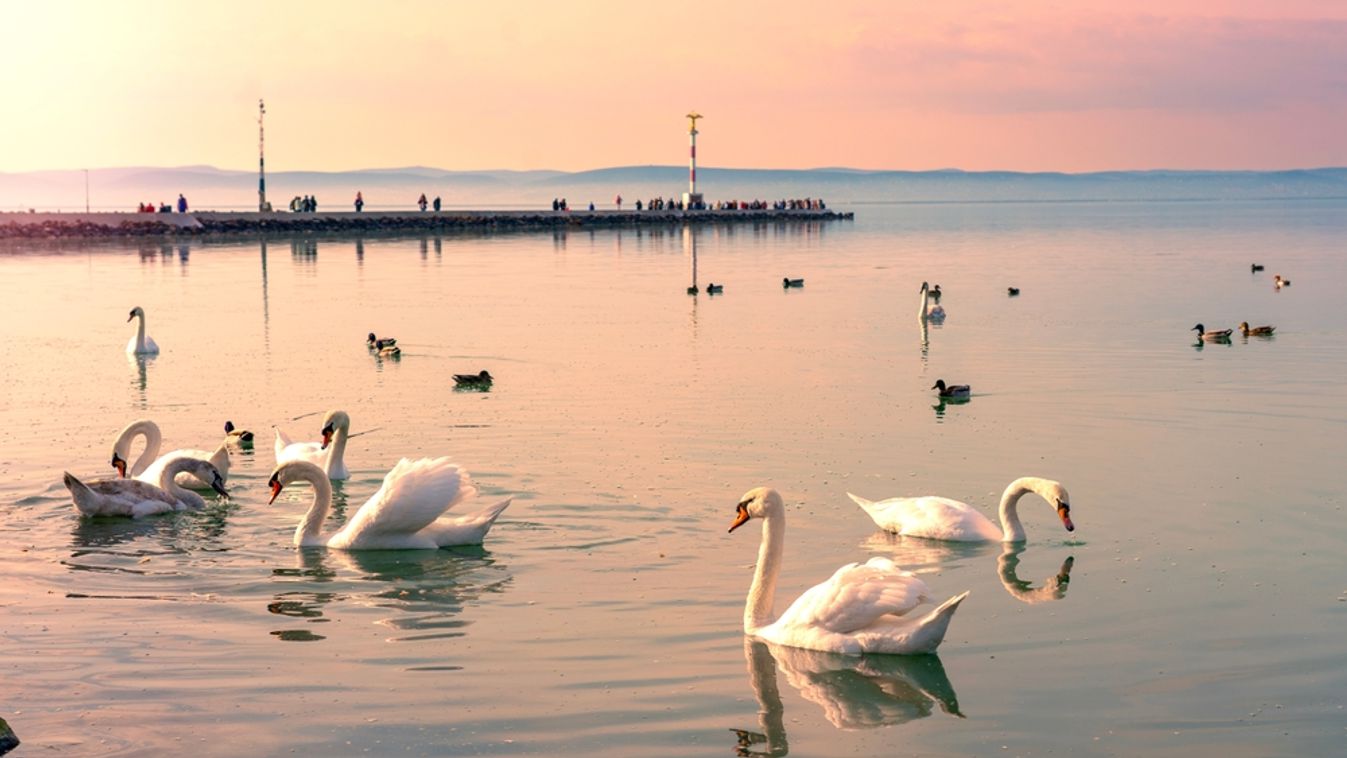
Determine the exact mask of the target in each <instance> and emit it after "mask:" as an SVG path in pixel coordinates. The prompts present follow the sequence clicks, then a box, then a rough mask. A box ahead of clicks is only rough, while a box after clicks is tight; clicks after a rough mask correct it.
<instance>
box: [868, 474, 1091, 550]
mask: <svg viewBox="0 0 1347 758" xmlns="http://www.w3.org/2000/svg"><path fill="white" fill-rule="evenodd" d="M1030 492H1033V493H1036V494H1037V495H1038V496H1039V497H1042V498H1043V499H1044V500H1046V501H1048V505H1051V506H1052V507H1053V508H1055V509H1056V511H1057V516H1058V518H1060V519H1061V520H1062V526H1064V527H1066V530H1067V531H1068V532H1073V531H1075V530H1076V525H1075V523H1074V522H1073V521H1072V520H1071V496H1070V495H1068V494H1067V492H1066V488H1065V487H1063V486H1062V483H1061V482H1058V481H1055V480H1052V479H1043V478H1041V477H1036V476H1024V477H1020V478H1019V479H1016V480H1015V481H1013V482H1011V483H1010V484H1009V485H1008V486H1007V487H1006V489H1005V492H1003V493H1001V506H1000V509H999V513H1000V518H1001V526H1000V527H999V528H998V527H997V526H996V525H995V524H993V523H992V522H991V519H988V518H987V517H986V516H984V515H982V514H981V513H979V512H978V511H977V510H976V509H974V508H973V506H971V505H968V504H967V503H962V502H959V501H958V500H951V499H950V498H947V497H937V496H934V495H928V496H925V497H893V498H889V499H887V500H880V501H878V502H875V501H871V500H866V499H865V498H863V497H860V496H859V495H854V494H852V493H850V492H848V493H847V497H849V498H851V500H852V502H854V503H855V504H856V505H859V506H860V507H861V509H862V510H864V511H865V512H866V513H868V514H870V518H871V519H873V520H874V522H875V525H877V526H878V527H879V528H880V529H883V530H884V531H886V532H892V533H894V534H900V535H903V536H906V537H925V538H926V539H932V540H945V541H948V542H1024V541H1025V535H1024V525H1023V524H1021V523H1020V516H1019V510H1018V506H1019V502H1020V498H1021V497H1023V496H1024V495H1025V494H1027V493H1030Z"/></svg>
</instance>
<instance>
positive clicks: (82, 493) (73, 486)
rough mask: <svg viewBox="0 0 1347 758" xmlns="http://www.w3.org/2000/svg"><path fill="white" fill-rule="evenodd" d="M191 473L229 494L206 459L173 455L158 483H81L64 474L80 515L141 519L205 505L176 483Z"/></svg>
mask: <svg viewBox="0 0 1347 758" xmlns="http://www.w3.org/2000/svg"><path fill="white" fill-rule="evenodd" d="M184 475H185V476H191V477H194V478H197V479H200V480H203V481H207V482H210V488H211V489H213V490H215V491H216V492H218V493H219V494H220V495H221V496H222V497H229V493H228V492H227V491H226V490H225V488H224V481H223V480H222V478H221V476H220V472H219V471H217V470H216V469H215V467H214V466H212V465H210V464H209V463H207V462H206V461H203V460H199V459H196V458H187V457H179V458H174V459H173V460H172V461H170V462H169V464H168V465H167V466H165V467H164V468H163V470H162V471H161V472H160V476H159V481H158V483H157V484H151V483H149V482H143V481H141V480H139V479H95V480H92V481H88V482H84V481H81V480H79V479H78V478H76V477H75V475H74V474H71V473H70V472H69V471H66V472H65V476H64V477H63V479H64V481H65V486H66V489H68V490H70V497H71V499H72V500H73V501H74V503H75V508H76V510H78V511H79V513H80V515H81V516H85V517H93V516H130V517H131V518H140V517H142V516H152V515H155V514H158V513H171V512H174V511H185V510H188V509H200V508H204V507H205V505H206V501H205V500H203V499H202V498H201V496H200V495H198V494H196V493H195V492H192V491H191V490H186V489H183V488H182V486H181V485H179V484H178V483H177V481H176V480H177V478H178V477H179V476H184Z"/></svg>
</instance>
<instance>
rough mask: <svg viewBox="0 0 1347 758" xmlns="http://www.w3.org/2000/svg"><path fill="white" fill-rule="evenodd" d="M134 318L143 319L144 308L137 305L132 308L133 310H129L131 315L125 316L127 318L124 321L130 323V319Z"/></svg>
mask: <svg viewBox="0 0 1347 758" xmlns="http://www.w3.org/2000/svg"><path fill="white" fill-rule="evenodd" d="M136 316H140V317H141V318H145V309H144V308H141V307H140V306H139V305H137V306H136V307H134V308H132V309H131V315H130V316H127V317H126V320H127V321H130V320H131V319H133V318H135V317H136Z"/></svg>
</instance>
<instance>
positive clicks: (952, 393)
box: [931, 379, 973, 399]
mask: <svg viewBox="0 0 1347 758" xmlns="http://www.w3.org/2000/svg"><path fill="white" fill-rule="evenodd" d="M931 389H933V390H939V393H938V394H939V395H940V397H942V398H946V399H948V398H951V397H968V396H970V395H972V394H973V388H972V387H970V386H968V385H967V384H949V385H947V384H945V380H944V379H936V380H935V384H932V385H931Z"/></svg>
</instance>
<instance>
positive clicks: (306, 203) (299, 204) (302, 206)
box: [290, 195, 318, 213]
mask: <svg viewBox="0 0 1347 758" xmlns="http://www.w3.org/2000/svg"><path fill="white" fill-rule="evenodd" d="M290 212H291V213H317V212H318V198H317V197H314V196H313V195H305V196H304V197H300V196H299V195H295V197H294V199H292V200H291V201H290Z"/></svg>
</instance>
